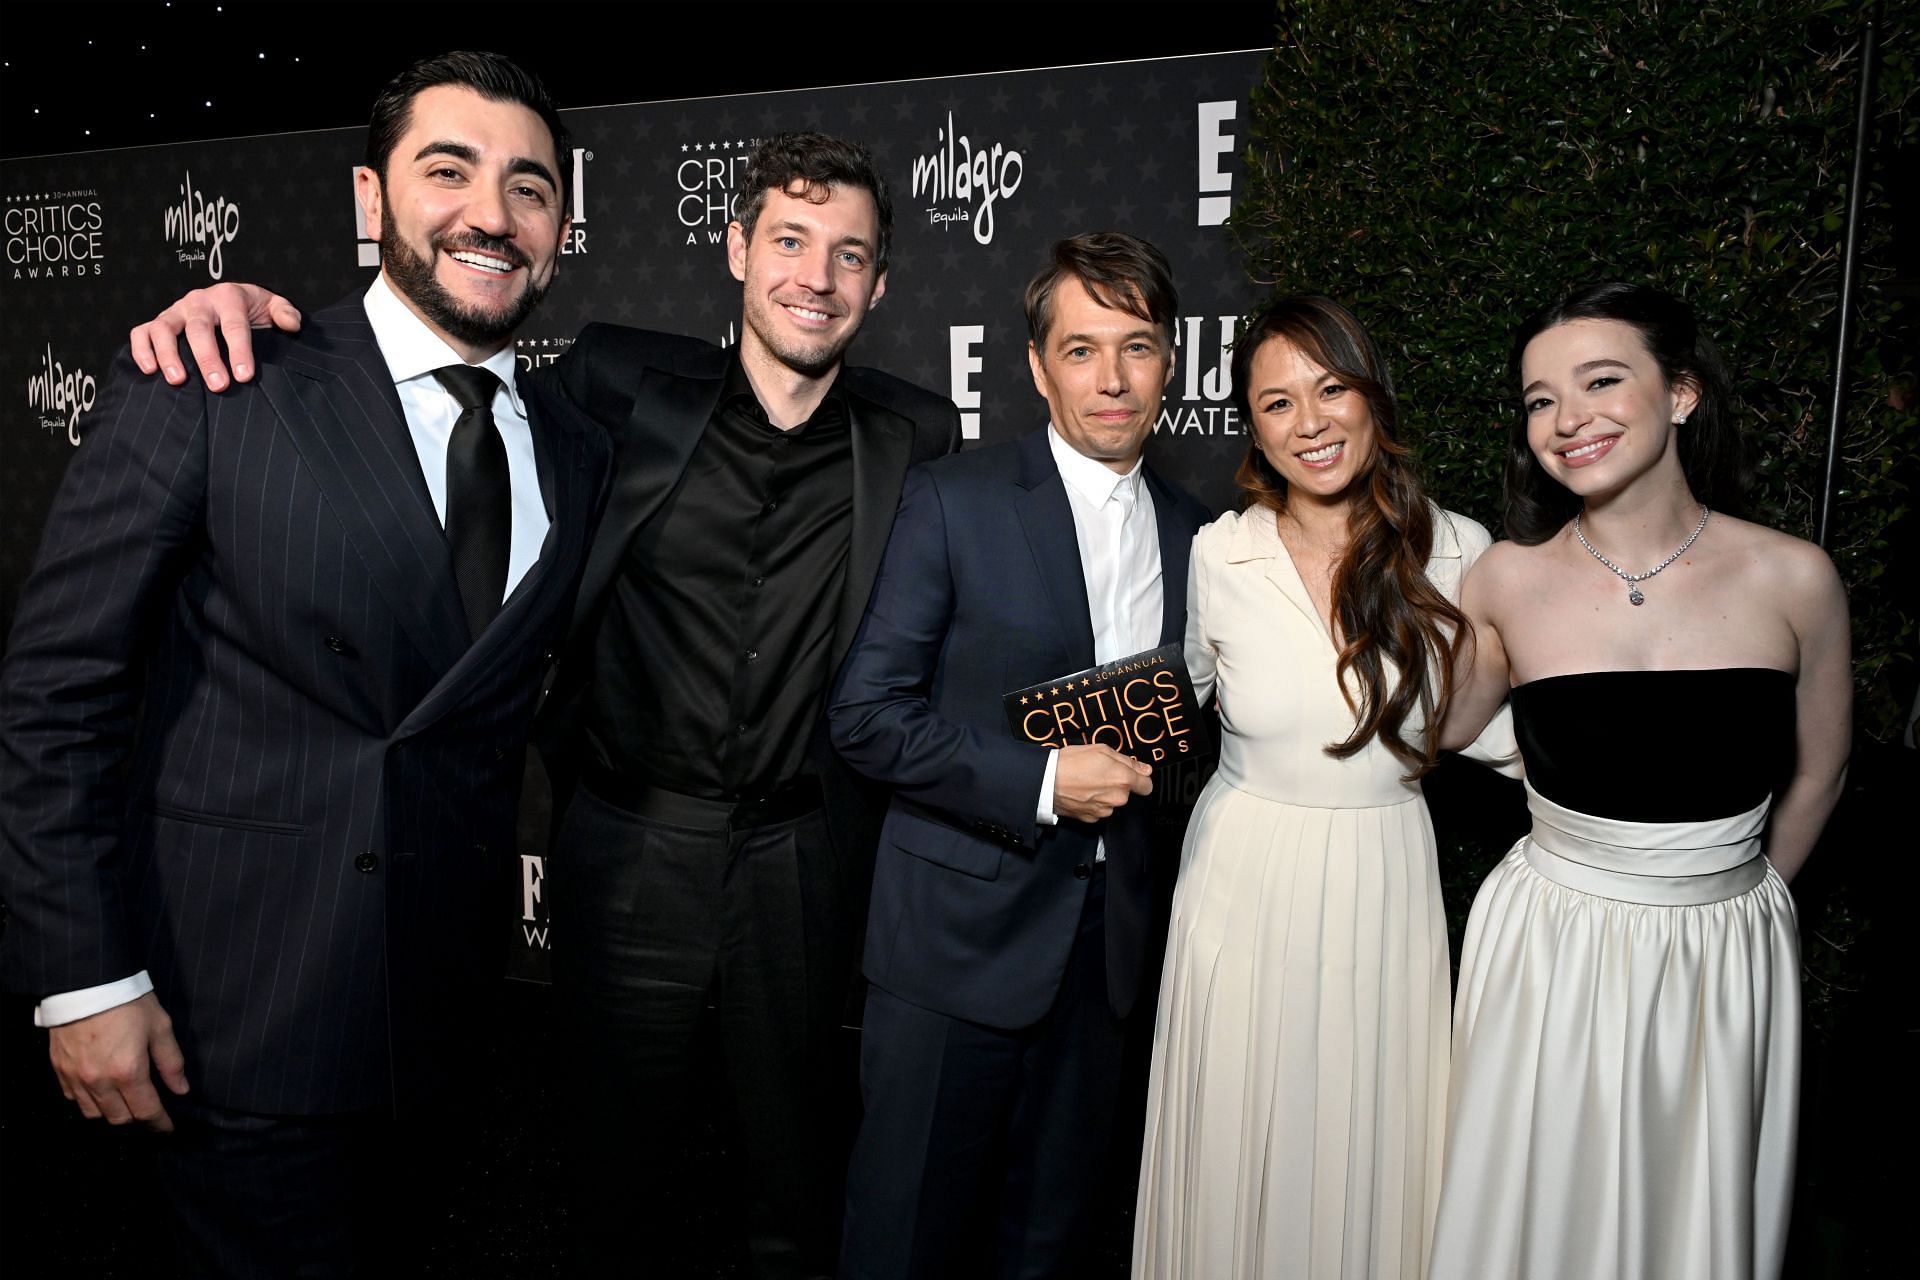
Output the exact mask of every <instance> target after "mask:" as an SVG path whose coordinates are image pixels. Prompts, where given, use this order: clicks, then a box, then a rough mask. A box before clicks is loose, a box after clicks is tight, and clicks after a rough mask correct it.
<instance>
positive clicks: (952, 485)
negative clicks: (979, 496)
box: [914, 440, 1020, 493]
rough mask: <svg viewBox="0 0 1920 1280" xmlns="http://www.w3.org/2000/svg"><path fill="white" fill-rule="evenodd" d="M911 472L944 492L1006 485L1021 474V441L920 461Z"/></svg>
mask: <svg viewBox="0 0 1920 1280" xmlns="http://www.w3.org/2000/svg"><path fill="white" fill-rule="evenodd" d="M914 470H915V471H917V472H919V473H921V474H922V475H923V476H924V477H925V478H926V480H927V481H928V482H929V483H931V484H933V485H934V486H935V487H936V488H938V489H940V490H941V492H943V493H946V492H965V491H968V490H972V489H977V488H981V487H983V486H991V485H1000V484H1005V483H1007V482H1008V481H1011V480H1012V479H1014V478H1015V477H1016V476H1018V475H1019V474H1020V442H1019V441H1017V440H1009V441H1005V442H1003V443H1001V444H990V445H984V446H980V447H976V448H972V449H963V450H961V451H960V452H958V453H949V454H947V455H946V456H944V457H940V458H935V459H933V460H932V461H930V462H923V463H921V464H920V465H919V466H917V467H915V468H914Z"/></svg>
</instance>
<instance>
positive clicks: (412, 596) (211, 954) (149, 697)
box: [0, 54, 609, 1276]
mask: <svg viewBox="0 0 1920 1280" xmlns="http://www.w3.org/2000/svg"><path fill="white" fill-rule="evenodd" d="M571 157H572V151H571V148H570V147H569V146H568V143H567V139H566V135H565V131H564V129H563V128H562V126H561V124H560V121H559V117H558V115H557V113H556V112H555V111H554V108H553V106H552V104H551V103H550V102H549V101H548V99H547V97H546V95H545V91H544V90H543V89H542V88H541V87H540V85H539V83H538V81H536V80H534V79H533V78H532V77H530V76H528V75H527V74H526V73H525V72H523V71H521V70H520V69H519V68H518V67H515V66H514V65H513V64H512V63H510V62H508V61H506V60H505V59H503V58H500V57H498V56H496V55H491V54H448V55H443V56H441V57H439V58H434V59H428V60H427V61H426V62H423V63H420V64H417V65H416V66H415V67H413V68H411V69H409V70H408V71H407V72H405V73H403V74H402V75H401V76H400V77H399V78H398V79H396V80H395V81H394V82H393V83H392V84H391V85H389V86H388V88H387V90H386V92H385V93H384V94H383V95H382V96H381V98H380V100H379V101H378V102H377V103H376V104H375V111H374V117H373V121H372V124H371V126H370V128H369V137H368V162H367V167H366V168H365V169H362V170H361V171H360V173H359V176H358V186H359V194H360V199H361V201H362V204H363V207H364V209H365V211H366V214H367V223H368V225H369V226H371V227H377V228H379V240H380V243H381V257H382V270H381V273H380V276H379V277H378V278H377V279H376V280H375V282H374V284H373V287H372V288H371V289H369V290H368V291H367V292H366V293H365V295H364V296H355V297H352V298H349V299H347V300H346V301H344V302H342V303H340V304H338V305H336V306H334V307H332V308H329V309H327V310H325V311H322V312H320V313H318V314H317V315H314V316H312V317H309V320H308V323H307V324H306V326H305V328H304V329H303V331H302V332H301V333H300V334H298V335H297V336H284V335H272V336H268V337H265V338H263V339H262V340H260V341H259V342H258V343H257V344H256V347H255V352H256V355H257V357H258V363H259V369H258V372H257V374H256V376H255V377H254V379H253V380H252V381H251V382H249V383H245V384H242V385H238V386H235V387H234V388H233V389H232V390H230V391H228V392H226V393H225V394H223V395H219V396H214V395H210V394H208V393H207V389H206V388H205V386H204V384H202V383H200V382H199V381H197V380H189V381H188V382H187V383H186V385H184V386H180V387H172V386H168V385H166V384H165V383H162V382H158V381H155V382H148V381H146V380H144V379H142V378H140V377H139V376H138V375H137V372H136V370H135V369H134V367H133V364H132V362H131V360H130V359H129V358H128V357H127V355H126V354H125V353H124V352H123V353H122V355H121V357H120V360H119V362H118V366H117V367H116V370H115V373H116V377H115V379H114V382H113V386H112V387H111V388H110V390H109V392H108V395H107V398H106V401H105V402H104V403H103V405H102V408H101V412H100V420H101V421H102V423H103V425H102V426H101V427H99V428H97V429H96V430H95V431H94V432H93V433H91V434H90V435H89V437H88V439H87V441H86V442H85V443H84V444H83V445H82V446H81V448H80V450H79V452H78V453H77V454H76V456H75V457H74V460H73V462H72V464H71V465H70V467H69V469H68V472H67V475H66V477H65V480H64V482H63V484H62V487H61V490H60V493H59V495H58V497H57V498H56V500H55V503H54V508H53V512H52V515H51V516H50V518H49V520H48V524H47V530H46V534H45V537H44V541H43V544H42V547H41V551H40V557H39V561H38V565H37V567H36V569H35V572H34V575H33V577H32V578H31V579H30V580H29V582H28V583H27V585H26V588H25V591H24V593H23V596H22V600H21V606H20V611H19V616H18V618H17V621H16V625H15V628H14V632H13V635H12V640H11V645H10V653H9V655H8V658H7V663H6V667H5V670H4V673H3V674H0V805H4V815H5V816H4V839H3V840H0V897H4V901H5V906H6V908H7V909H8V918H7V920H6V924H5V932H4V934H3V935H0V973H3V974H4V977H5V978H6V980H7V982H8V985H9V986H12V987H15V988H17V989H20V990H22V991H25V992H26V993H28V994H30V995H32V996H34V997H35V998H37V999H38V1000H39V1001H40V1004H39V1006H38V1009H37V1011H36V1018H37V1020H38V1021H39V1022H40V1023H41V1024H42V1025H45V1026H49V1027H51V1032H50V1052H51V1056H52V1060H53V1064H54V1070H55V1073H56V1074H57V1075H58V1076H59V1079H60V1083H61V1087H62V1089H63V1091H64V1092H65V1093H66V1094H67V1096H68V1097H70V1098H72V1099H73V1101H74V1102H75V1103H76V1104H77V1105H78V1106H79V1108H80V1110H81V1111H82V1112H84V1113H85V1114H86V1115H88V1116H94V1117H100V1118H104V1119H106V1120H108V1121H109V1122H112V1123H126V1122H129V1121H138V1122H141V1123H144V1124H146V1125H148V1126H149V1127H152V1128H156V1129H161V1130H168V1131H170V1132H169V1133H168V1134H167V1136H166V1137H165V1138H163V1139H161V1140H159V1141H157V1142H156V1144H155V1146H156V1148H157V1150H158V1152H159V1159H160V1161H161V1164H162V1183H163V1186H164V1189H165V1192H166V1194H167V1196H168V1198H169V1200H170V1201H171V1202H172V1208H173V1210H174V1213H173V1218H174V1222H175V1225H176V1234H177V1238H178V1242H179V1244H180V1246H181V1249H182V1252H183V1255H184V1256H183V1261H184V1263H185V1264H186V1268H187V1269H188V1270H189V1271H190V1272H192V1273H193V1274H218V1275H233V1276H241V1275H292V1274H294V1273H295V1271H296V1270H298V1272H299V1274H301V1275H335V1274H346V1273H347V1272H349V1271H350V1270H353V1269H355V1268H356V1267H357V1268H359V1269H360V1270H361V1271H362V1272H363V1273H369V1272H373V1271H380V1270H385V1269H388V1268H390V1267H391V1266H392V1264H393V1259H392V1257H391V1256H390V1255H388V1254H386V1253H385V1252H384V1248H383V1236H384V1235H385V1234H386V1233H388V1232H391V1231H392V1230H393V1226H394V1224H393V1223H391V1222H386V1221H382V1220H379V1215H380V1212H381V1211H382V1210H383V1209H388V1208H390V1207H391V1206H393V1205H398V1204H406V1203H409V1198H410V1197H414V1196H417V1195H419V1194H421V1192H422V1191H424V1190H430V1188H423V1187H420V1186H419V1185H417V1183H416V1185H413V1186H407V1187H406V1188H405V1191H404V1194H400V1193H397V1191H396V1188H395V1186H394V1185H393V1184H395V1183H401V1182H403V1181H404V1180H403V1179H401V1178H399V1177H396V1176H395V1170H394V1168H393V1167H391V1165H390V1163H389V1162H390V1161H391V1160H392V1159H393V1158H394V1156H395V1155H396V1154H397V1155H399V1156H400V1157H402V1158H405V1157H409V1156H411V1155H412V1154H414V1153H415V1150H416V1149H417V1146H418V1144H414V1146H413V1147H409V1146H408V1145H407V1144H400V1148H399V1150H398V1151H397V1152H396V1151H395V1149H394V1144H393V1141H392V1134H393V1128H392V1126H391V1124H390V1123H389V1122H390V1121H391V1120H393V1119H396V1118H397V1119H399V1120H401V1121H403V1122H404V1121H409V1120H411V1119H413V1118H415V1117H417V1116H425V1115H431V1114H433V1113H434V1111H435V1109H436V1104H442V1103H445V1102H446V1101H447V1095H448V1093H449V1091H450V1090H449V1085H450V1083H451V1082H457V1081H458V1080H459V1079H460V1078H461V1076H462V1068H463V1065H464V1063H465V1062H466V1061H467V1060H468V1059H467V1056H466V1045H467V1044H468V1043H469V1042H470V1041H471V1040H472V1039H473V1038H474V1037H475V1035H476V1033H477V1032H478V1031H480V1030H481V1028H482V1027H483V1025H484V1020H483V1017H482V1008H481V1005H480V1002H481V1001H482V1000H483V999H484V998H485V996H486V994H487V993H488V991H489V990H490V988H491V987H493V986H494V985H495V984H494V983H493V982H491V981H489V980H490V979H497V978H498V977H499V976H500V966H501V961H502V959H503V957H504V947H503V946H502V944H501V940H500V936H499V929H498V919H499V906H500V903H501V902H502V901H504V896H503V892H502V891H503V890H504V889H505V887H506V884H507V881H506V879H505V876H506V874H507V873H508V871H509V869H510V865H511V862H510V860H511V856H512V850H513V837H512V833H513V819H514V809H515V805H516V796H517V792H518V784H519V773H520V765H521V758H522V749H523V747H524V743H525V740H526V734H527V729H528V724H529V722H530V720H531V718H532V714H533V710H534V700H535V696H536V693H537V687H538V681H539V676H540V672H541V670H542V668H543V666H544V664H545V662H546V661H547V660H548V659H549V657H550V655H551V651H552V649H553V648H554V647H555V646H556V644H557V642H558V639H559V637H560V636H561V635H562V633H563V631H564V628H565V626H566V622H567V619H568V617H569V615H570V613H571V610H572V603H573V596H574V593H575V590H576V587H577V583H578V579H579V572H580V566H581V563H582V560H583V557H584V553H585V550H586V547H587V544H588V539H589V535H590V532H591V526H592V523H593V520H594V518H595V514H596V512H597V510H598V508H599V505H600V503H601V502H602V501H603V496H604V490H605V477H606V471H607V466H608V459H609V449H608V445H607V443H606V441H605V438H604V436H603V435H602V433H601V432H600V431H599V430H598V429H597V428H596V427H594V426H593V425H592V424H591V423H590V422H589V421H588V420H587V419H585V418H584V417H583V416H582V415H581V414H580V413H579V412H578V411H577V410H575V409H573V408H571V407H570V406H569V405H567V404H566V403H565V402H563V401H561V400H559V399H558V398H556V397H553V396H551V395H548V394H546V393H544V392H542V391H541V390H539V389H538V388H537V387H535V386H533V385H531V384H529V383H525V382H522V381H520V380H519V379H518V377H517V369H516V366H515V363H514V354H513V343H512V338H513V332H514V329H515V327H516V326H517V325H518V324H519V323H520V322H521V321H522V320H523V319H524V318H525V316H526V315H527V313H528V312H529V311H530V310H531V308H532V306H533V305H534V304H535V303H536V302H537V301H538V299H539V297H540V295H541V294H542V293H543V292H544V291H545V289H546V287H547V286H548V284H549V283H550V282H551V280H552V277H553V273H554V269H555V263H556V260H557V255H558V252H559V246H560V244H561V242H562V241H563V239H564V238H565V236H566V234H567V226H568V208H567V203H566V202H567V194H568V193H569V192H570V190H571V184H570V182H569V181H568V177H569V175H568V163H569V161H570V160H571ZM156 1076H157V1078H158V1081H159V1082H160V1084H161V1085H164V1087H165V1090H166V1091H167V1092H166V1093H162V1092H161V1090H160V1089H159V1088H157V1087H156V1084H155V1077H156ZM189 1082H191V1092H189ZM417 1181H429V1182H430V1181H432V1179H421V1180H417ZM370 1211H371V1214H372V1216H369V1213H370Z"/></svg>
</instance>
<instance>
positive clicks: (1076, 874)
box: [1073, 862, 1093, 880]
mask: <svg viewBox="0 0 1920 1280" xmlns="http://www.w3.org/2000/svg"><path fill="white" fill-rule="evenodd" d="M1092 874H1093V868H1092V867H1089V866H1088V865H1087V864H1086V863H1084V862H1082V863H1080V864H1079V865H1078V866H1076V867H1074V869H1073V878H1074V879H1075V880H1085V879H1086V878H1087V877H1088V876H1090V875H1092Z"/></svg>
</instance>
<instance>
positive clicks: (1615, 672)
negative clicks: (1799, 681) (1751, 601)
mask: <svg viewBox="0 0 1920 1280" xmlns="http://www.w3.org/2000/svg"><path fill="white" fill-rule="evenodd" d="M1749 674H1751V675H1763V676H1782V677H1785V678H1786V679H1788V680H1793V679H1795V678H1797V677H1796V675H1795V673H1794V672H1791V671H1782V670H1781V669H1780V668H1779V667H1751V666H1750V667H1618V668H1611V669H1606V670H1601V671H1563V672H1561V673H1559V674H1558V675H1551V676H1538V677H1536V678H1534V679H1532V680H1529V681H1527V682H1526V683H1525V684H1517V685H1514V686H1513V690H1512V691H1513V692H1514V693H1518V692H1519V691H1520V690H1522V689H1531V688H1533V687H1535V686H1536V685H1543V684H1551V683H1552V682H1553V681H1555V680H1581V679H1591V678H1593V677H1597V676H1682V675H1687V676H1726V675H1749Z"/></svg>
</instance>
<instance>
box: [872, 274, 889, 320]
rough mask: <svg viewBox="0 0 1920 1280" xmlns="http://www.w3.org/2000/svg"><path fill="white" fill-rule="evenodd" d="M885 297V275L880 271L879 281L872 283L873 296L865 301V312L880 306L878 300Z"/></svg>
mask: <svg viewBox="0 0 1920 1280" xmlns="http://www.w3.org/2000/svg"><path fill="white" fill-rule="evenodd" d="M886 296H887V273H886V272H884V271H882V272H881V273H880V277H879V279H877V280H875V281H874V282H873V296H872V297H871V298H868V299H867V310H869V311H871V310H873V309H874V308H875V307H877V306H879V305H880V299H882V298H884V297H886Z"/></svg>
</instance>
